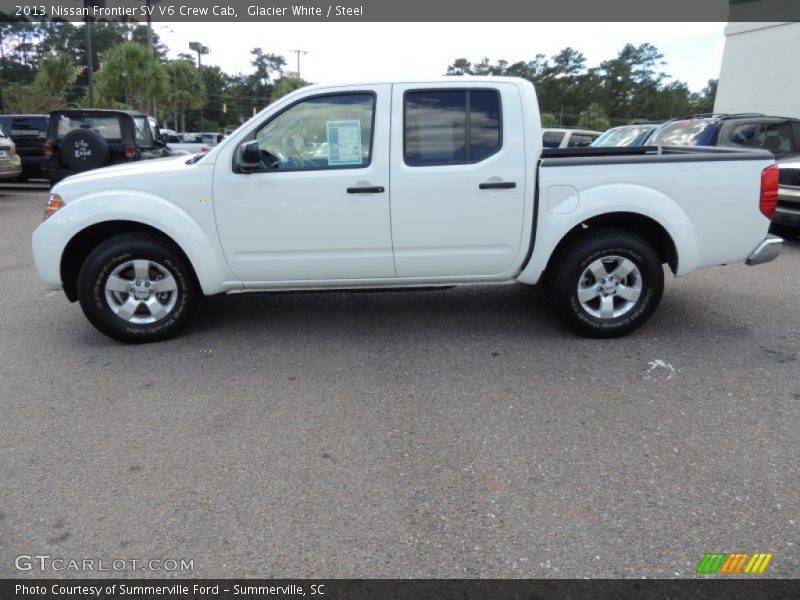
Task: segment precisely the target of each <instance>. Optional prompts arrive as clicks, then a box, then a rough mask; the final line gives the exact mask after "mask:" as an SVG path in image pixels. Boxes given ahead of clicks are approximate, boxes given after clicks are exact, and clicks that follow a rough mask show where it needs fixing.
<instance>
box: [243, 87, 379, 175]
mask: <svg viewBox="0 0 800 600" xmlns="http://www.w3.org/2000/svg"><path fill="white" fill-rule="evenodd" d="M374 111H375V96H374V95H373V94H370V93H355V94H337V95H330V96H318V97H316V98H310V99H308V100H304V101H302V102H300V103H299V104H295V105H294V106H292V107H291V108H289V109H287V110H285V111H284V112H282V113H281V114H279V115H278V116H277V117H275V118H274V119H272V120H271V121H270V122H269V123H267V124H266V125H265V126H264V127H262V128H261V129H260V130H259V131H258V132H257V133H256V140H257V141H258V148H259V150H261V155H262V160H261V166H262V170H279V171H285V170H319V169H335V168H351V169H352V168H359V167H366V166H368V165H369V163H370V158H371V155H372V154H371V153H372V121H373V113H374Z"/></svg>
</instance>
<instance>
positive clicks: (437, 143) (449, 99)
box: [403, 90, 502, 167]
mask: <svg viewBox="0 0 800 600" xmlns="http://www.w3.org/2000/svg"><path fill="white" fill-rule="evenodd" d="M501 145H502V135H501V113H500V95H499V93H498V92H497V91H496V90H430V91H427V90H426V91H420V92H408V93H406V96H405V136H404V148H403V152H404V155H405V161H406V164H407V165H410V166H414V167H422V166H434V165H456V164H465V163H474V162H478V161H481V160H484V159H485V158H488V157H489V156H491V155H492V154H495V153H496V152H497V151H498V150H499V149H500V147H501Z"/></svg>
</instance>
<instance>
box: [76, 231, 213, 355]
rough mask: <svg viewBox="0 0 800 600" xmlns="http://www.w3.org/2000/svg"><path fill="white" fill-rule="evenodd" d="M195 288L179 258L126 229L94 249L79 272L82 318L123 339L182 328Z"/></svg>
mask: <svg viewBox="0 0 800 600" xmlns="http://www.w3.org/2000/svg"><path fill="white" fill-rule="evenodd" d="M198 295H199V291H198V288H197V285H196V284H195V282H194V278H193V275H192V273H191V271H190V270H189V268H188V266H187V265H186V264H185V263H184V260H183V259H182V258H181V256H179V254H178V252H176V251H174V250H173V249H172V248H171V247H170V246H169V245H168V244H166V243H164V242H163V241H162V240H160V239H159V238H157V237H155V236H150V235H146V234H125V235H119V236H116V237H113V238H111V239H109V240H107V241H105V242H103V243H102V244H100V245H99V246H97V248H95V249H94V250H93V251H92V252H91V253H90V254H89V256H88V257H87V258H86V260H85V261H84V263H83V266H82V267H81V270H80V273H79V275H78V300H79V301H80V305H81V308H82V309H83V313H84V314H85V315H86V318H88V319H89V321H90V322H91V323H92V325H94V326H95V327H96V328H97V329H99V330H100V331H101V332H103V333H104V334H106V335H107V336H109V337H111V338H113V339H115V340H118V341H121V342H127V343H145V342H156V341H160V340H164V339H167V338H169V337H172V336H173V335H175V333H177V331H178V330H179V329H180V328H181V327H183V326H184V325H185V324H186V322H187V321H188V319H189V317H190V316H191V313H192V310H193V308H194V306H195V304H196V303H197V297H198Z"/></svg>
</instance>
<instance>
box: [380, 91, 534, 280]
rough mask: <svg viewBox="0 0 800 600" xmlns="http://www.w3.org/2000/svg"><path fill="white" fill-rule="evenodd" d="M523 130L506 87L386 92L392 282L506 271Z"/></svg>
mask: <svg viewBox="0 0 800 600" xmlns="http://www.w3.org/2000/svg"><path fill="white" fill-rule="evenodd" d="M523 130H524V127H523V122H522V104H521V100H520V95H519V91H518V90H517V88H516V87H515V86H514V85H512V84H510V83H497V84H489V83H475V84H466V85H465V83H464V82H461V81H458V82H454V83H452V84H450V83H443V84H429V85H425V86H415V85H414V84H395V85H394V86H393V92H392V151H391V153H392V159H391V199H392V205H391V215H392V236H393V247H394V259H395V266H396V269H397V276H398V277H403V278H425V277H434V278H441V277H448V276H450V277H452V276H455V277H487V276H498V275H501V274H506V273H507V272H508V271H509V270H510V269H512V268H513V266H514V262H515V261H514V259H515V258H516V256H517V254H518V251H519V248H520V244H521V239H522V224H523V214H524V209H525V202H524V194H525V176H526V168H525V166H526V156H525V145H524V131H523Z"/></svg>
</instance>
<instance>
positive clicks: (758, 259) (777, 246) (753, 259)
mask: <svg viewBox="0 0 800 600" xmlns="http://www.w3.org/2000/svg"><path fill="white" fill-rule="evenodd" d="M782 247H783V238H779V237H778V236H777V235H767V237H766V238H764V241H763V242H761V243H760V244H759V245H758V246H756V249H755V250H753V251H752V252H751V253H750V256H748V257H747V260H746V261H745V262H746V263H747V264H748V265H750V266H753V265H760V264H763V263H765V262H769V261H771V260H775V258H776V257H777V256H778V254H780V253H781V248H782Z"/></svg>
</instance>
